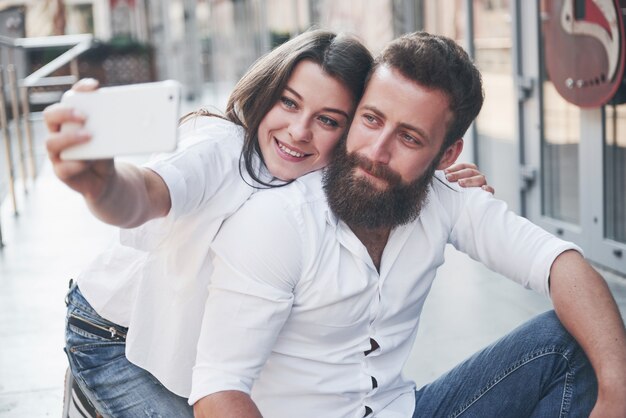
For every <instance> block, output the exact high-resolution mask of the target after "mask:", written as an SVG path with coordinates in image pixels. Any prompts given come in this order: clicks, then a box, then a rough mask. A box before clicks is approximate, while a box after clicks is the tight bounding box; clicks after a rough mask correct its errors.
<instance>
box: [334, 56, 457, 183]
mask: <svg viewBox="0 0 626 418" xmlns="http://www.w3.org/2000/svg"><path fill="white" fill-rule="evenodd" d="M451 119H452V112H451V111H450V109H449V103H448V98H447V97H446V95H445V94H444V93H442V92H441V91H439V90H433V89H428V88H424V87H422V86H420V85H418V84H417V83H415V82H413V81H411V80H409V79H407V78H406V77H404V76H403V75H402V74H401V73H399V72H398V71H397V70H395V69H392V68H389V67H385V66H382V67H379V68H378V69H377V70H376V72H375V73H374V74H373V75H372V78H371V79H370V81H369V83H368V85H367V88H366V90H365V94H364V95H363V98H362V99H361V102H360V103H359V105H358V107H357V111H356V114H355V116H354V120H353V122H352V125H351V126H350V131H349V133H348V138H347V144H346V149H347V151H348V154H352V153H355V154H357V155H358V156H360V157H361V158H363V159H366V160H368V161H369V162H370V163H371V167H370V168H364V167H358V168H357V169H356V172H355V173H354V175H355V176H357V177H361V178H363V179H366V180H367V181H368V182H370V183H371V184H372V185H373V186H374V187H375V188H377V189H378V190H384V189H386V188H387V187H388V186H389V182H388V180H385V177H384V176H381V175H379V174H378V173H377V171H378V170H384V171H389V172H392V173H395V174H396V175H397V176H399V179H400V180H402V182H403V183H404V184H408V183H411V182H413V181H415V180H416V179H418V178H420V177H421V176H422V175H423V174H424V173H425V172H426V170H427V169H428V168H429V167H430V166H431V165H432V162H433V161H434V159H435V157H437V155H438V154H439V151H440V150H441V146H442V144H443V141H444V136H445V134H446V129H447V127H448V125H449V123H450V121H451ZM455 157H456V156H455ZM442 163H444V164H445V163H447V160H446V161H443V160H442ZM441 165H443V164H441ZM437 168H443V167H437Z"/></svg>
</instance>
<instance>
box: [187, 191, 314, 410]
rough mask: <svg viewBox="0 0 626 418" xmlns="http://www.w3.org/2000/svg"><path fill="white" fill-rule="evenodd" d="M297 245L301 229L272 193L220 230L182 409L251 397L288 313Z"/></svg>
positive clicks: (252, 202) (257, 199)
mask: <svg viewBox="0 0 626 418" xmlns="http://www.w3.org/2000/svg"><path fill="white" fill-rule="evenodd" d="M303 239H304V238H303V233H302V223H301V222H299V221H298V220H297V217H296V216H294V211H293V210H290V209H289V208H288V204H287V203H286V202H282V201H281V199H280V198H275V197H274V196H273V193H272V192H271V191H265V192H260V193H257V194H256V195H255V196H254V197H253V198H251V199H250V201H248V202H247V203H246V204H245V205H244V206H243V207H242V208H241V209H240V210H239V211H238V212H237V213H236V214H235V215H233V216H232V217H231V218H230V219H229V220H228V221H227V222H226V223H225V224H224V226H223V227H222V229H221V230H220V232H219V234H218V235H217V237H216V239H215V241H214V243H213V246H212V249H213V252H214V254H213V255H214V271H213V274H212V277H211V284H210V286H209V297H208V300H207V303H206V308H205V312H204V318H203V323H202V330H201V334H200V339H199V343H198V354H197V359H196V365H195V367H194V369H193V378H192V391H191V395H190V397H189V404H191V405H193V404H194V403H195V402H196V401H198V400H199V399H201V398H202V397H204V396H207V395H209V394H212V393H215V392H219V391H225V390H237V391H242V392H245V393H250V391H251V388H252V385H253V383H254V381H255V379H256V378H257V377H258V375H259V373H260V371H261V369H262V367H263V365H264V364H265V362H266V361H267V359H268V357H269V356H270V353H271V352H272V349H273V347H274V343H275V341H276V339H277V337H278V335H279V333H280V331H281V329H282V327H283V325H284V323H285V321H286V320H287V318H288V316H289V314H290V312H291V307H292V304H293V300H294V294H293V292H294V288H295V286H296V283H297V280H298V278H299V276H300V274H301V269H302V267H301V264H302V251H303Z"/></svg>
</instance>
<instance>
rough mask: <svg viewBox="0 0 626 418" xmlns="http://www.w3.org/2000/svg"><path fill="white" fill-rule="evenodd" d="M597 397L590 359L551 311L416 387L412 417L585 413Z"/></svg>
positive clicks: (502, 417) (547, 417) (518, 417)
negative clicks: (430, 380) (436, 377)
mask: <svg viewBox="0 0 626 418" xmlns="http://www.w3.org/2000/svg"><path fill="white" fill-rule="evenodd" d="M596 398H597V381H596V377H595V374H594V372H593V369H592V367H591V365H590V363H589V361H588V360H587V358H586V356H585V354H584V353H583V351H582V349H581V348H580V347H579V346H578V344H577V343H576V341H575V340H574V338H573V337H572V336H571V335H569V333H568V332H567V331H566V330H565V329H564V328H563V326H562V325H561V323H560V322H559V320H558V318H557V317H556V314H555V313H554V312H553V311H550V312H546V313H544V314H541V315H539V316H537V317H535V318H534V319H532V320H530V321H528V322H526V323H525V324H523V325H521V326H520V327H518V328H517V329H515V330H514V331H512V332H511V333H510V334H508V335H506V336H505V337H503V338H501V339H500V340H499V341H496V342H495V343H494V344H492V345H490V346H489V347H487V348H485V349H484V350H482V351H480V352H478V353H477V354H475V355H474V356H472V357H471V358H469V359H468V360H466V361H464V362H463V363H461V364H460V365H458V366H457V367H455V368H454V369H452V370H451V371H450V372H448V373H446V374H445V375H443V376H442V377H440V378H439V379H437V380H435V381H434V382H432V383H430V384H428V385H426V386H424V387H422V388H421V389H419V390H418V391H416V393H415V412H414V414H413V417H414V418H417V417H463V418H469V417H481V418H484V417H498V418H506V417H511V418H521V417H533V418H534V417H537V418H540V417H541V418H543V417H545V418H557V417H587V416H589V413H590V411H591V409H592V408H593V405H594V404H595V401H596Z"/></svg>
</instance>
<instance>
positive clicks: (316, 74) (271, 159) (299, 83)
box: [258, 60, 355, 181]
mask: <svg viewBox="0 0 626 418" xmlns="http://www.w3.org/2000/svg"><path fill="white" fill-rule="evenodd" d="M354 101H355V100H354V98H353V97H352V94H351V93H350V91H349V90H348V89H347V88H346V87H345V86H344V85H343V84H342V83H341V82H340V81H338V80H336V79H335V78H333V77H331V76H329V75H328V74H326V73H325V72H324V71H323V70H322V68H321V67H320V66H319V65H317V64H316V63H314V62H313V61H310V60H303V61H300V62H299V63H298V64H297V65H296V66H295V68H294V70H293V72H292V74H291V77H290V78H289V81H288V82H287V86H286V87H285V89H284V90H283V92H282V95H281V97H280V99H279V100H278V101H277V102H276V103H275V104H274V106H273V107H272V108H271V109H270V111H269V112H268V113H267V114H266V115H265V117H264V118H263V120H262V121H261V124H260V125H259V130H258V139H259V147H260V149H261V153H262V154H263V160H264V161H265V165H266V166H267V168H268V170H269V172H270V173H271V174H272V175H273V176H274V177H276V178H278V179H281V180H285V181H286V180H293V179H296V178H298V177H300V176H302V175H304V174H307V173H310V172H311V171H315V170H319V169H320V168H323V167H325V166H326V165H327V164H328V162H329V160H330V155H331V153H332V150H333V149H334V148H335V145H336V144H337V142H338V141H339V139H340V138H341V136H342V135H343V134H344V132H345V131H346V129H347V128H348V124H349V121H350V119H351V117H352V113H353V112H354V107H355V103H354Z"/></svg>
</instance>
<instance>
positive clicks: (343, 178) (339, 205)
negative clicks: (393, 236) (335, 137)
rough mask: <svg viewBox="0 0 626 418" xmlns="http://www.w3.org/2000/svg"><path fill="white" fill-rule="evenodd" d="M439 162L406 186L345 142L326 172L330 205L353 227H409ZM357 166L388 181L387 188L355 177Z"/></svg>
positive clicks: (387, 170) (386, 168)
mask: <svg viewBox="0 0 626 418" xmlns="http://www.w3.org/2000/svg"><path fill="white" fill-rule="evenodd" d="M438 160H439V158H436V159H435V161H433V163H432V164H431V166H430V167H429V168H428V169H427V170H426V172H425V173H424V174H423V175H422V176H421V177H419V178H418V179H416V180H414V181H413V182H411V183H408V184H406V183H404V182H403V181H402V179H401V178H400V175H399V174H398V173H396V172H395V171H393V170H391V169H390V168H389V167H387V166H385V165H380V164H375V163H372V162H371V161H369V160H368V159H366V158H364V157H362V156H360V155H358V154H356V153H351V154H348V152H347V150H346V143H345V139H344V140H342V141H341V142H340V143H339V145H338V146H337V147H336V149H335V151H334V152H333V155H332V159H331V163H330V165H329V166H328V168H326V171H325V172H324V179H323V183H324V191H325V192H326V198H327V199H328V204H329V206H330V208H331V209H332V211H333V212H334V213H335V214H336V215H337V216H338V217H339V218H340V219H341V220H343V221H344V222H346V223H347V224H348V225H349V226H350V227H363V228H368V229H376V228H393V227H396V226H399V225H404V224H407V223H409V222H411V221H413V220H415V219H417V217H418V216H419V214H420V211H421V209H422V206H423V205H424V204H425V202H426V198H427V195H428V186H429V185H430V183H431V181H432V178H433V174H434V172H435V167H436V166H437V161H438ZM357 167H361V168H363V169H365V170H366V171H367V172H369V173H371V174H373V175H374V176H376V177H378V178H379V179H383V180H384V181H386V182H387V188H386V189H384V190H379V189H377V188H376V187H375V186H374V185H372V184H371V183H370V181H368V180H367V179H365V178H362V177H357V176H355V171H356V168H357Z"/></svg>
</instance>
